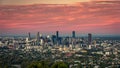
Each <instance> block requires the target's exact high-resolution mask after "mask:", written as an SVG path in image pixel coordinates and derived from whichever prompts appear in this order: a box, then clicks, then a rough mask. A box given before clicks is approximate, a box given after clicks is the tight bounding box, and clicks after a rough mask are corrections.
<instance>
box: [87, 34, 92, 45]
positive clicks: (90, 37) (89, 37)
mask: <svg viewBox="0 0 120 68" xmlns="http://www.w3.org/2000/svg"><path fill="white" fill-rule="evenodd" d="M91 44H92V34H91V33H89V34H88V45H91Z"/></svg>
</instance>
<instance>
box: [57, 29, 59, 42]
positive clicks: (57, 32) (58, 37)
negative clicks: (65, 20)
mask: <svg viewBox="0 0 120 68" xmlns="http://www.w3.org/2000/svg"><path fill="white" fill-rule="evenodd" d="M56 38H57V40H58V38H59V31H56Z"/></svg>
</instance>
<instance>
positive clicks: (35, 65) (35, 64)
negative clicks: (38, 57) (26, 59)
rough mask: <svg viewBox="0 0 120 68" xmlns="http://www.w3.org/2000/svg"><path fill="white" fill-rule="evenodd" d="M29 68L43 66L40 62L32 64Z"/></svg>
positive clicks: (40, 67)
mask: <svg viewBox="0 0 120 68" xmlns="http://www.w3.org/2000/svg"><path fill="white" fill-rule="evenodd" d="M27 68H42V65H41V63H40V62H32V63H30V64H29V65H28V66H27Z"/></svg>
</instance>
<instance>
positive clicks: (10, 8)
mask: <svg viewBox="0 0 120 68" xmlns="http://www.w3.org/2000/svg"><path fill="white" fill-rule="evenodd" d="M119 6H120V1H119V0H69V1H68V0H62V1H59V0H0V35H22V34H26V33H28V32H31V33H34V34H35V33H37V32H40V33H43V34H52V33H53V32H55V31H57V30H58V31H60V32H61V33H62V34H67V33H69V34H70V33H71V31H73V30H75V31H76V32H77V33H78V34H87V33H93V34H97V35H120V31H119V29H120V26H119V25H120V20H119V19H120V17H119V16H120V8H119Z"/></svg>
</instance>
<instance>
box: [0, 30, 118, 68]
mask: <svg viewBox="0 0 120 68" xmlns="http://www.w3.org/2000/svg"><path fill="white" fill-rule="evenodd" d="M0 49H1V50H0V56H5V54H6V56H7V55H11V54H12V55H17V57H16V58H18V57H19V58H22V59H25V58H27V59H31V58H32V59H33V60H38V59H39V60H50V61H51V62H57V61H63V62H67V63H68V64H69V68H88V67H89V68H102V66H103V68H105V67H110V68H114V67H116V68H117V67H119V64H120V40H109V39H101V38H93V37H92V34H91V33H89V34H88V35H87V37H76V32H75V31H72V36H71V37H68V36H67V37H60V36H59V31H56V35H51V36H42V35H41V34H40V33H39V32H38V33H37V34H36V37H35V38H33V37H31V34H30V33H28V37H25V38H24V37H18V38H14V37H1V38H0ZM14 51H18V53H17V54H16V53H15V54H14ZM8 57H9V56H8ZM11 58H12V57H11ZM13 59H14V60H16V59H15V58H13ZM8 60H9V59H8ZM0 61H1V60H0ZM5 62H8V61H5ZM9 62H10V63H11V64H15V63H18V61H14V62H13V60H11V61H9ZM19 63H20V64H21V63H22V62H19ZM79 65H80V66H81V67H78V66H79Z"/></svg>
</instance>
